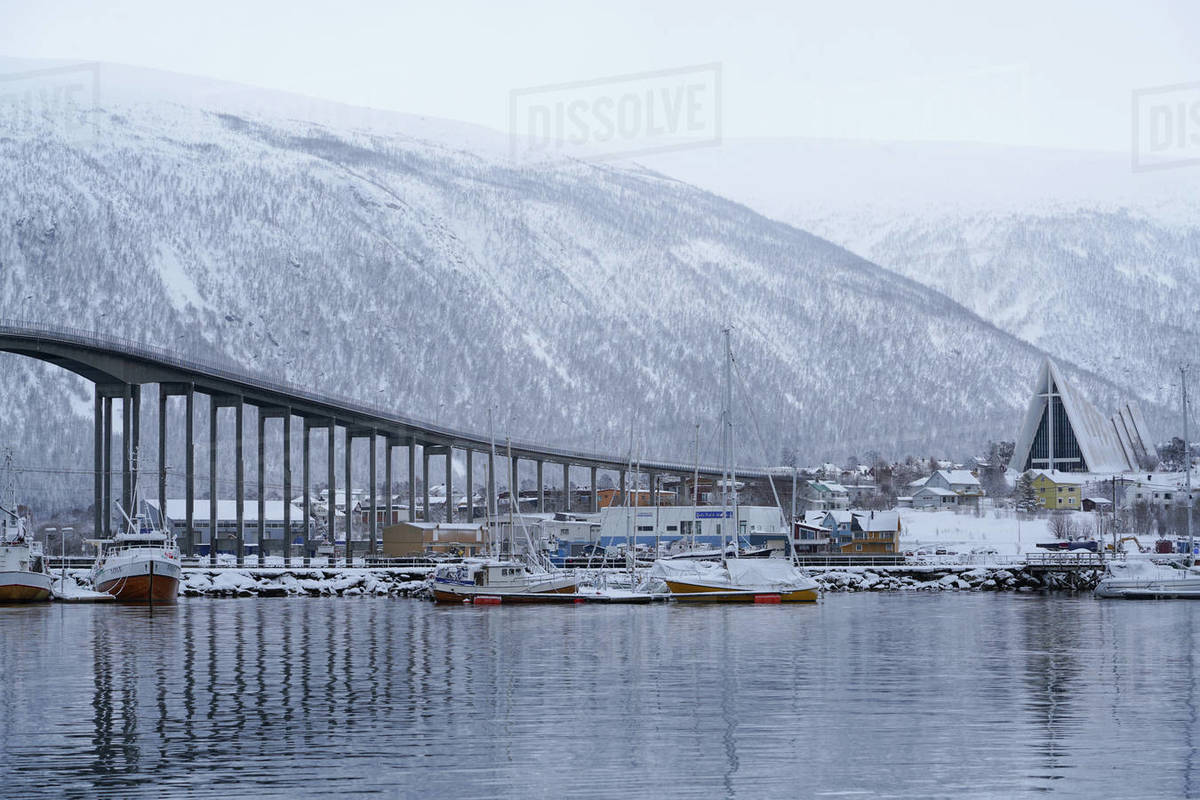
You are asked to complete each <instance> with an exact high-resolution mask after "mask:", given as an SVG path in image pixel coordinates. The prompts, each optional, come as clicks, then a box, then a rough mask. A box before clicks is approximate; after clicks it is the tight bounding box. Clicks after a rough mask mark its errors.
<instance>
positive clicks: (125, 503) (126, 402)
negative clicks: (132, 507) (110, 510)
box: [117, 384, 133, 528]
mask: <svg viewBox="0 0 1200 800" xmlns="http://www.w3.org/2000/svg"><path fill="white" fill-rule="evenodd" d="M132 445H133V387H132V386H130V385H128V384H126V386H125V394H124V395H122V397H121V510H122V511H124V512H125V513H126V514H128V513H130V511H129V504H130V498H131V496H132V495H133V474H132V473H131V472H130V471H129V456H130V454H131V453H132V452H133V449H132ZM117 527H118V528H119V527H120V525H118V526H117Z"/></svg>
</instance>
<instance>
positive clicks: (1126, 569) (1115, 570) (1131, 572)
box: [1108, 560, 1200, 581]
mask: <svg viewBox="0 0 1200 800" xmlns="http://www.w3.org/2000/svg"><path fill="white" fill-rule="evenodd" d="M1108 574H1109V575H1111V576H1112V577H1113V578H1116V579H1117V580H1123V581H1178V580H1184V579H1188V578H1190V579H1195V578H1200V569H1197V568H1195V567H1193V568H1192V569H1186V570H1185V569H1175V568H1174V567H1167V566H1161V565H1159V564H1155V563H1154V562H1152V561H1140V560H1130V561H1124V562H1120V561H1118V562H1114V563H1112V564H1109V565H1108Z"/></svg>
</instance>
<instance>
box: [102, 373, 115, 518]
mask: <svg viewBox="0 0 1200 800" xmlns="http://www.w3.org/2000/svg"><path fill="white" fill-rule="evenodd" d="M112 436H113V431H112V398H111V397H108V396H107V395H106V396H105V398H104V456H103V461H104V467H103V469H104V503H103V505H104V536H105V537H106V538H112V495H113V488H112Z"/></svg>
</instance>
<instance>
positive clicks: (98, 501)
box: [92, 384, 104, 539]
mask: <svg viewBox="0 0 1200 800" xmlns="http://www.w3.org/2000/svg"><path fill="white" fill-rule="evenodd" d="M92 425H93V427H94V430H93V436H92V467H93V473H94V474H93V476H92V490H93V494H92V503H93V507H92V515H93V516H92V538H94V539H99V538H100V537H101V536H103V535H104V534H103V530H104V528H103V524H104V473H103V470H104V398H103V397H102V396H101V394H100V386H99V385H98V384H97V386H96V395H95V398H94V401H93V416H92Z"/></svg>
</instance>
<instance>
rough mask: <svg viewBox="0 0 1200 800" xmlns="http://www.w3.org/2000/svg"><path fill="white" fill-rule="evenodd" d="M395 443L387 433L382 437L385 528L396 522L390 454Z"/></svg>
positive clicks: (393, 450) (394, 447) (392, 452)
mask: <svg viewBox="0 0 1200 800" xmlns="http://www.w3.org/2000/svg"><path fill="white" fill-rule="evenodd" d="M395 449H396V446H395V443H394V442H393V441H392V435H391V434H390V433H389V434H387V435H386V436H384V437H383V482H384V483H385V484H387V485H386V487H384V491H385V492H387V524H386V525H384V527H385V528H388V527H391V526H392V525H395V524H396V495H395V494H393V493H392V456H393V454H394V453H395Z"/></svg>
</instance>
